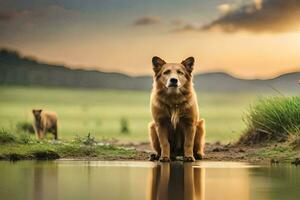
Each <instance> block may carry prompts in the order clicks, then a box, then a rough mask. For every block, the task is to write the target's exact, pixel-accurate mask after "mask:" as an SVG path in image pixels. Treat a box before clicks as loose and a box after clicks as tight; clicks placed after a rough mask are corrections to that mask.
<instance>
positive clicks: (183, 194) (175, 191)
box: [146, 163, 205, 200]
mask: <svg viewBox="0 0 300 200" xmlns="http://www.w3.org/2000/svg"><path fill="white" fill-rule="evenodd" d="M204 185H205V169H201V168H199V169H197V168H194V167H193V165H192V164H191V163H186V164H184V165H183V164H182V163H173V164H169V163H162V164H160V165H157V166H156V167H154V168H152V169H151V170H150V173H149V176H148V185H147V188H148V192H147V195H146V199H149V200H154V199H161V200H163V199H187V200H192V199H204V192H205V190H204Z"/></svg>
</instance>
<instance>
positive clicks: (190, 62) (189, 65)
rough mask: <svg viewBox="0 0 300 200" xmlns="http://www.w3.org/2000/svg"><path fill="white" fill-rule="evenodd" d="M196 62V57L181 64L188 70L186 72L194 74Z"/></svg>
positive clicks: (189, 58)
mask: <svg viewBox="0 0 300 200" xmlns="http://www.w3.org/2000/svg"><path fill="white" fill-rule="evenodd" d="M194 62H195V59H194V57H188V58H187V59H185V60H183V61H182V62H181V64H182V65H183V66H184V67H185V68H186V70H187V71H188V72H189V73H192V71H193V69H194Z"/></svg>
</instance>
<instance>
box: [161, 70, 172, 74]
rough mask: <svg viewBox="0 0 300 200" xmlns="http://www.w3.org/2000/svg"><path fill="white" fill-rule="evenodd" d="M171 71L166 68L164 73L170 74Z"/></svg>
mask: <svg viewBox="0 0 300 200" xmlns="http://www.w3.org/2000/svg"><path fill="white" fill-rule="evenodd" d="M170 73H171V70H166V71H164V73H163V74H164V75H167V74H170Z"/></svg>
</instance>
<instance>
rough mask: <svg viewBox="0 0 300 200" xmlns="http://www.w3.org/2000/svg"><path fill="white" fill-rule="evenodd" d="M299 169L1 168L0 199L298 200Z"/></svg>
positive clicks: (204, 165)
mask: <svg viewBox="0 0 300 200" xmlns="http://www.w3.org/2000/svg"><path fill="white" fill-rule="evenodd" d="M299 185H300V168H299V167H298V168H297V167H294V166H290V165H288V166H277V167H272V166H265V167H253V166H248V165H245V164H243V163H232V162H225V163H224V162H198V163H184V164H183V163H182V162H174V163H171V164H170V163H152V162H98V161H91V162H79V161H63V162H61V161H59V162H34V161H26V162H16V163H10V162H0V199H5V200H6V199H8V200H10V199H12V200H14V199H20V200H27V199H30V200H31V199H34V200H40V199H43V200H48V199H49V200H56V199H62V200H66V199H72V200H77V199H86V200H89V199H95V200H96V199H101V200H102V199H104V200H105V199H109V200H113V199H125V200H126V199H130V200H131V199H133V200H135V199H138V200H142V199H148V200H153V199H161V200H168V199H172V200H176V199H187V200H194V199H197V200H198V199H200V200H204V199H206V200H210V199H230V200H231V199H241V200H244V199H266V200H268V199H299V196H300V190H299Z"/></svg>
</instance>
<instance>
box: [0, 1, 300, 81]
mask: <svg viewBox="0 0 300 200" xmlns="http://www.w3.org/2000/svg"><path fill="white" fill-rule="evenodd" d="M299 19H300V1H299V0H0V47H7V48H12V49H16V50H19V51H20V52H21V53H22V54H24V55H30V56H34V57H37V58H38V59H40V60H42V61H47V62H51V63H59V64H66V65H68V66H73V67H80V68H93V69H99V70H103V71H117V72H124V73H127V74H131V75H144V74H150V73H151V72H152V71H151V58H152V56H154V55H158V56H160V57H162V58H164V59H165V60H166V61H169V62H180V61H181V60H183V59H184V58H186V57H188V56H194V57H195V59H196V70H197V71H198V72H211V71H225V72H229V73H231V74H233V75H235V76H239V77H245V78H267V77H273V76H274V75H277V74H280V73H282V72H289V71H295V70H297V71H300V20H299Z"/></svg>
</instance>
